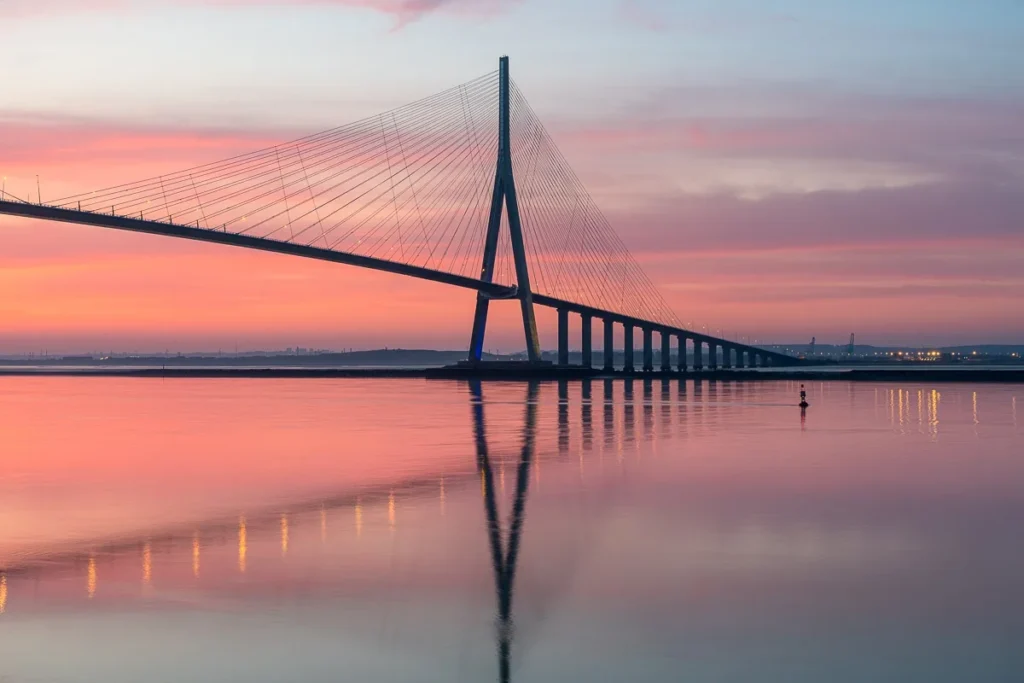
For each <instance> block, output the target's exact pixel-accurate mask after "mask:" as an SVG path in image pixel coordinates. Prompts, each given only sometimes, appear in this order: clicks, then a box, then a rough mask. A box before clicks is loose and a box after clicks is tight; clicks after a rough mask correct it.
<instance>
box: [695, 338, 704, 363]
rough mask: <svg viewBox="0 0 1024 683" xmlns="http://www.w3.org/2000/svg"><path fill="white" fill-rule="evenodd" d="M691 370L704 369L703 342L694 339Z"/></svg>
mask: <svg viewBox="0 0 1024 683" xmlns="http://www.w3.org/2000/svg"><path fill="white" fill-rule="evenodd" d="M693 369H694V370H697V371H700V370H703V369H704V342H703V341H702V340H700V339H697V338H696V337H694V339H693Z"/></svg>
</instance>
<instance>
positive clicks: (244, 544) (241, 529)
mask: <svg viewBox="0 0 1024 683" xmlns="http://www.w3.org/2000/svg"><path fill="white" fill-rule="evenodd" d="M248 549H249V543H248V540H247V539H246V531H245V515H242V516H241V517H239V518H238V571H240V572H242V573H243V574H244V573H245V554H246V552H247V551H248Z"/></svg>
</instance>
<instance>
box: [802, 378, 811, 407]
mask: <svg viewBox="0 0 1024 683" xmlns="http://www.w3.org/2000/svg"><path fill="white" fill-rule="evenodd" d="M809 405H811V404H810V403H808V402H807V391H805V390H804V385H803V384H801V385H800V407H801V408H806V407H807V406H809Z"/></svg>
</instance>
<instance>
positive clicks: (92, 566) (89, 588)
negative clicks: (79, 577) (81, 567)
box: [85, 555, 96, 600]
mask: <svg viewBox="0 0 1024 683" xmlns="http://www.w3.org/2000/svg"><path fill="white" fill-rule="evenodd" d="M85 591H86V595H88V596H89V599H90V600H92V599H93V598H94V597H95V596H96V556H95V555H90V556H89V568H88V569H87V570H86V579H85Z"/></svg>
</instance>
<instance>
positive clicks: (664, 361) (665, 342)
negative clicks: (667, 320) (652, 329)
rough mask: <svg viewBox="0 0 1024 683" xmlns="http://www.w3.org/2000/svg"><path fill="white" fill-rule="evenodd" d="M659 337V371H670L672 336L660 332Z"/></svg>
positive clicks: (663, 331)
mask: <svg viewBox="0 0 1024 683" xmlns="http://www.w3.org/2000/svg"><path fill="white" fill-rule="evenodd" d="M659 334H660V335H661V369H662V371H663V372H671V371H672V335H671V334H669V333H668V332H666V331H665V330H662V331H661V332H659Z"/></svg>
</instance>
